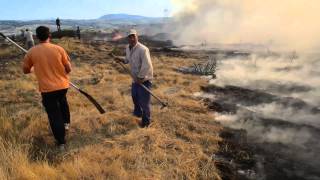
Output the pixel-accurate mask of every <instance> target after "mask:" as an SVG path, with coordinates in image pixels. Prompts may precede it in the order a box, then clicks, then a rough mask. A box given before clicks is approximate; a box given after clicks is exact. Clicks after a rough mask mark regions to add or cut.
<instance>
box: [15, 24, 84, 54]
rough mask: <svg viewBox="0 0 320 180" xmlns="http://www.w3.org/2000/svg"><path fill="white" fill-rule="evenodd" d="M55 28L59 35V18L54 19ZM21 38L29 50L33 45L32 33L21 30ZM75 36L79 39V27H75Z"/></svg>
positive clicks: (27, 30)
mask: <svg viewBox="0 0 320 180" xmlns="http://www.w3.org/2000/svg"><path fill="white" fill-rule="evenodd" d="M56 26H57V31H58V33H61V21H60V19H59V18H57V19H56ZM21 36H22V38H23V39H24V40H25V45H26V48H27V49H30V48H32V47H33V46H34V45H35V43H34V38H33V33H32V31H30V30H29V29H28V28H27V29H25V30H24V29H22V30H21ZM75 36H76V37H77V38H78V39H81V31H80V27H79V26H77V29H76V31H75Z"/></svg>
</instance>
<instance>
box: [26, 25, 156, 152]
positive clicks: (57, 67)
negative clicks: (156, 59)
mask: <svg viewBox="0 0 320 180" xmlns="http://www.w3.org/2000/svg"><path fill="white" fill-rule="evenodd" d="M59 25H60V21H59ZM59 29H60V28H59ZM59 29H58V30H59ZM27 32H30V31H27ZM30 34H31V35H30ZM30 34H29V36H32V33H30ZM36 37H37V38H38V40H39V44H37V45H35V46H34V41H33V44H31V43H30V49H29V50H28V52H27V54H26V55H25V57H24V59H23V72H24V73H25V74H29V73H31V72H33V73H34V74H35V76H36V78H37V81H38V85H39V91H40V93H41V97H42V104H43V106H44V108H45V110H46V113H47V115H48V119H49V124H50V127H51V130H52V133H53V136H54V138H55V140H56V143H57V146H58V147H59V148H60V149H61V150H64V149H65V144H66V138H65V137H66V132H67V131H68V130H69V128H70V112H69V105H68V100H67V97H66V94H67V92H68V88H69V77H68V75H69V73H71V71H72V67H71V62H70V57H69V56H68V54H67V52H66V51H65V50H64V49H63V48H62V47H60V46H58V45H55V44H52V43H51V42H50V39H51V33H50V29H49V28H48V27H45V26H39V27H38V28H36ZM127 39H128V45H127V47H126V50H125V51H126V56H125V57H118V56H117V57H115V60H116V61H118V62H119V63H125V64H129V65H130V67H131V75H132V77H133V81H132V84H131V95H132V101H133V104H134V107H133V112H132V114H133V115H134V116H137V117H140V118H141V121H140V123H139V125H140V127H142V128H145V127H148V126H149V125H150V123H151V112H150V101H151V96H150V94H149V92H148V91H147V90H146V89H144V88H143V87H142V85H144V86H145V87H147V88H148V89H150V88H151V86H152V79H153V66H152V62H151V57H150V52H149V49H148V48H147V47H146V46H144V45H143V44H141V43H140V42H139V40H138V33H137V31H136V30H134V29H131V30H130V31H129V32H128V34H127ZM32 40H33V39H32ZM31 45H32V46H31Z"/></svg>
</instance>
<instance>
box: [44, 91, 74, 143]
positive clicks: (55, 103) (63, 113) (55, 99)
mask: <svg viewBox="0 0 320 180" xmlns="http://www.w3.org/2000/svg"><path fill="white" fill-rule="evenodd" d="M67 91H68V89H62V90H58V91H53V92H48V93H41V96H42V104H43V106H44V107H45V109H46V112H47V114H48V119H49V123H50V127H51V130H52V133H53V136H54V137H55V139H56V141H57V143H58V144H65V143H66V141H65V129H64V124H65V123H70V112H69V105H68V101H67V97H66V94H67Z"/></svg>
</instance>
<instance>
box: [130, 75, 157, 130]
mask: <svg viewBox="0 0 320 180" xmlns="http://www.w3.org/2000/svg"><path fill="white" fill-rule="evenodd" d="M143 85H144V86H146V87H147V88H148V89H150V88H151V86H152V83H151V82H150V81H145V82H144V83H143ZM131 95H132V100H133V104H134V111H133V114H134V115H135V116H138V117H142V124H143V125H149V124H150V120H151V113H150V108H151V103H150V102H151V95H150V93H149V92H148V91H146V90H145V89H144V88H143V87H142V86H141V85H140V84H138V83H132V87H131Z"/></svg>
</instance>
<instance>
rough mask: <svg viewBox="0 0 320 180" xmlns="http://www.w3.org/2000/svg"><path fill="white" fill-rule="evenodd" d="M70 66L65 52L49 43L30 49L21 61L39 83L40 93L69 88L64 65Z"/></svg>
mask: <svg viewBox="0 0 320 180" xmlns="http://www.w3.org/2000/svg"><path fill="white" fill-rule="evenodd" d="M67 64H69V65H70V58H69V56H68V54H67V53H66V51H65V50H64V49H63V48H62V47H60V46H57V45H54V44H51V43H41V44H39V45H37V46H35V47H33V48H31V49H30V50H29V51H28V53H27V54H26V56H25V57H24V60H23V66H24V67H27V68H29V69H31V68H32V67H34V73H35V75H36V77H37V80H38V83H39V90H40V92H52V91H57V90H61V89H66V88H69V78H68V76H67V72H66V70H65V65H67Z"/></svg>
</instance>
